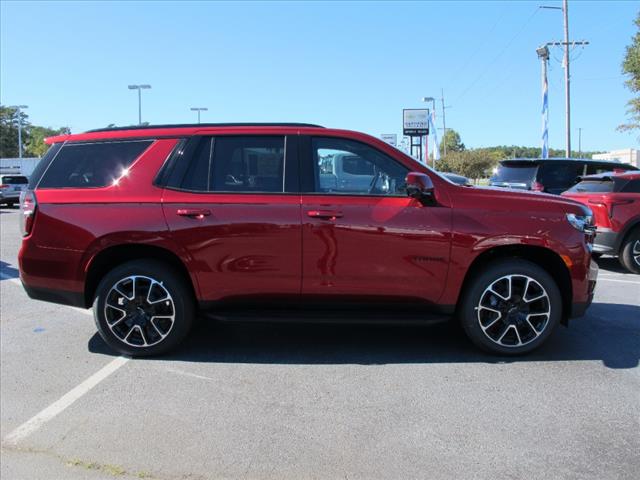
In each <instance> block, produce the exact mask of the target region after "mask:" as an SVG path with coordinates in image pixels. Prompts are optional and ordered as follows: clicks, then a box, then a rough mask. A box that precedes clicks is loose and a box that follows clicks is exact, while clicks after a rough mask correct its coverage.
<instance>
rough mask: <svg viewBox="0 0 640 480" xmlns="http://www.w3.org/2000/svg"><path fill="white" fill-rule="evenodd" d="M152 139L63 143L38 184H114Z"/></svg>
mask: <svg viewBox="0 0 640 480" xmlns="http://www.w3.org/2000/svg"><path fill="white" fill-rule="evenodd" d="M152 143H153V141H152V140H139V141H127V142H102V143H76V144H74V143H68V144H66V145H64V146H63V147H62V148H61V149H60V151H59V152H58V154H57V155H56V157H55V159H54V160H53V162H52V163H51V165H49V168H47V170H46V171H45V172H44V176H43V177H42V180H41V181H40V184H39V185H38V186H39V187H40V188H92V187H93V188H95V187H106V186H108V185H111V184H113V182H114V181H115V180H117V179H118V178H120V177H121V176H122V175H123V173H125V172H126V170H127V169H128V168H129V167H130V166H131V164H132V163H133V162H134V160H136V159H137V158H138V157H139V156H140V155H141V154H142V152H144V151H145V150H146V149H147V148H148V147H149V145H151V144H152Z"/></svg>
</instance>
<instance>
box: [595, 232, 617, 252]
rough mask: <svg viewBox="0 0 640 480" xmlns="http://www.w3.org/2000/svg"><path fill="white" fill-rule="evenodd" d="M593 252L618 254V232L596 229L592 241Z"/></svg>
mask: <svg viewBox="0 0 640 480" xmlns="http://www.w3.org/2000/svg"><path fill="white" fill-rule="evenodd" d="M593 251H594V252H596V253H609V254H612V255H617V254H618V232H614V231H613V230H610V229H608V228H598V230H597V231H596V238H595V239H594V241H593Z"/></svg>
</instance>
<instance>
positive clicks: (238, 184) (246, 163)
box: [209, 136, 284, 193]
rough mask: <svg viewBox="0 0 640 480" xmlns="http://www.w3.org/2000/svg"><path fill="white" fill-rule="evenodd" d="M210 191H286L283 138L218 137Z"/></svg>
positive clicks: (215, 143) (215, 142)
mask: <svg viewBox="0 0 640 480" xmlns="http://www.w3.org/2000/svg"><path fill="white" fill-rule="evenodd" d="M209 183H210V185H209V190H211V191H214V192H270V193H278V192H283V191H284V137H248V136H246V137H216V138H214V140H213V159H212V162H211V175H210V180H209Z"/></svg>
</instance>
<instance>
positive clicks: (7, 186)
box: [0, 183, 9, 189]
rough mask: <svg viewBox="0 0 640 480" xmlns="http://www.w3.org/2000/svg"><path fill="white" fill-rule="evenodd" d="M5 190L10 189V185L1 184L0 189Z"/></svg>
mask: <svg viewBox="0 0 640 480" xmlns="http://www.w3.org/2000/svg"><path fill="white" fill-rule="evenodd" d="M3 188H9V185H5V184H4V183H3V184H0V189H3Z"/></svg>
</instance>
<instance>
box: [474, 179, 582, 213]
mask: <svg viewBox="0 0 640 480" xmlns="http://www.w3.org/2000/svg"><path fill="white" fill-rule="evenodd" d="M469 191H470V192H472V193H475V194H477V195H480V196H482V197H486V198H487V200H489V199H494V200H496V201H499V202H500V204H503V202H504V205H505V206H506V208H509V205H510V204H512V203H513V202H516V203H518V204H521V203H524V204H529V205H531V206H532V207H534V206H535V207H537V208H539V209H542V210H544V209H549V210H558V209H560V210H562V211H563V212H565V213H575V214H577V215H589V214H590V213H591V210H590V209H589V208H588V207H587V206H585V205H584V204H582V203H580V202H578V201H576V200H573V199H571V198H567V197H562V196H560V195H553V194H551V193H544V192H535V191H532V190H514V189H507V188H502V187H484V186H483V187H476V188H474V189H469Z"/></svg>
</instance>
